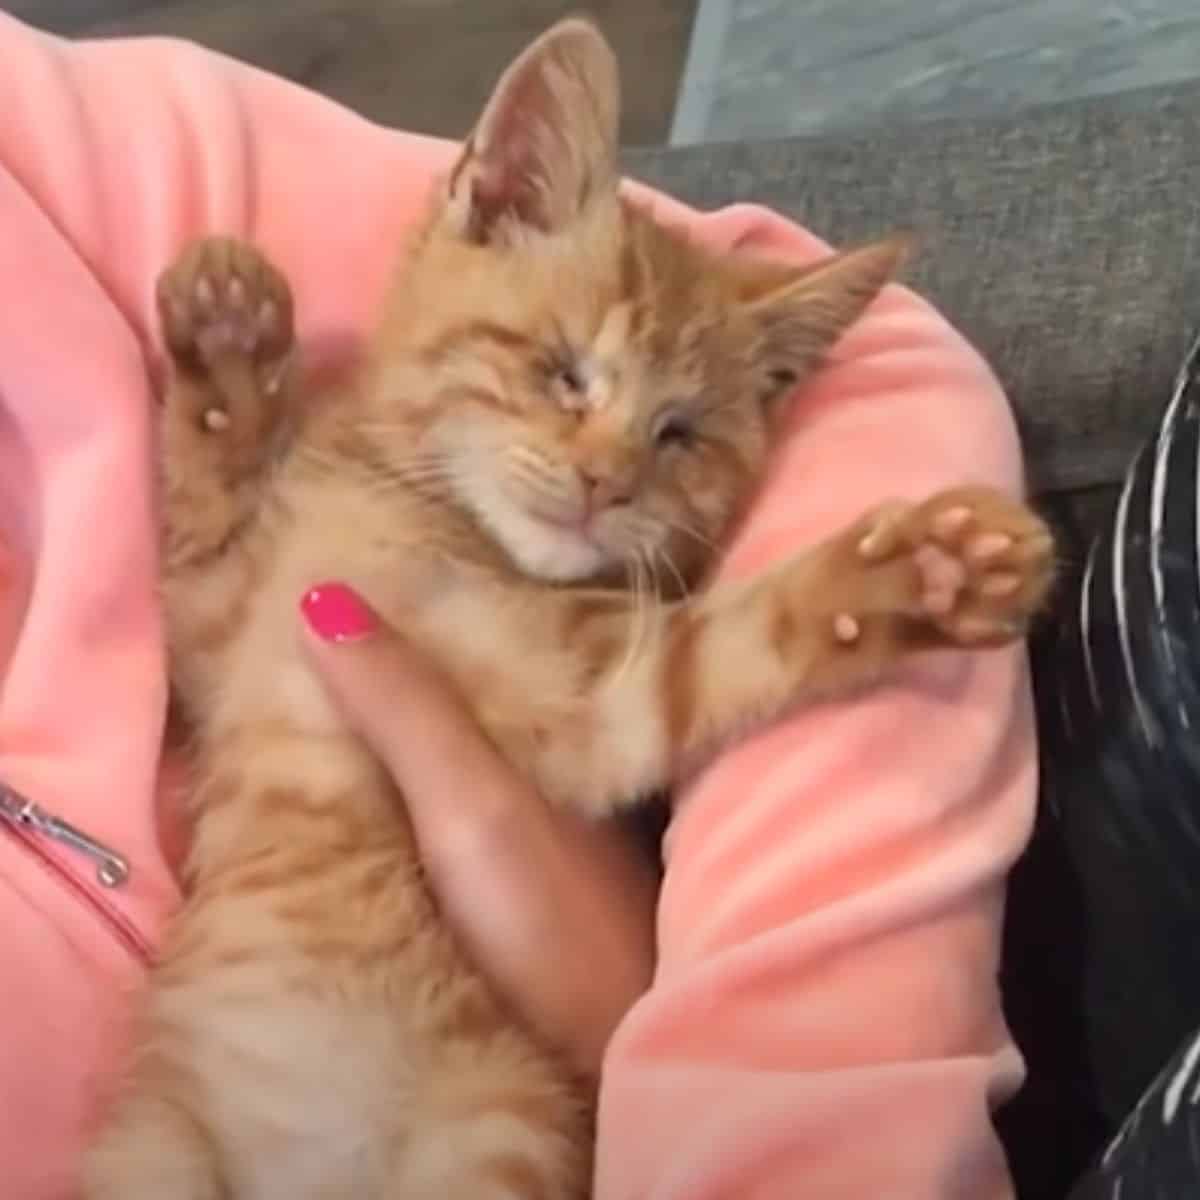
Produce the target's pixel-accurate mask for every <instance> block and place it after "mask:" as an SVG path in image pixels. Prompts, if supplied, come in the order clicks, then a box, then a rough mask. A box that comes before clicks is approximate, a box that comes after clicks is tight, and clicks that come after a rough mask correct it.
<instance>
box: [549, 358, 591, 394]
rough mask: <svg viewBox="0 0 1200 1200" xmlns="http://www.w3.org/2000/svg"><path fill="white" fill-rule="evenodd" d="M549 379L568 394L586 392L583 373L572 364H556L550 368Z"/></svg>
mask: <svg viewBox="0 0 1200 1200" xmlns="http://www.w3.org/2000/svg"><path fill="white" fill-rule="evenodd" d="M551 377H552V378H553V380H554V382H555V383H557V384H559V385H560V386H562V387H564V388H566V389H567V391H569V392H584V391H586V390H587V384H586V383H585V382H584V378H583V372H582V371H581V370H580V369H579V367H578V365H577V364H575V363H574V362H569V361H568V362H561V361H560V362H556V363H555V364H554V366H553V367H552V368H551Z"/></svg>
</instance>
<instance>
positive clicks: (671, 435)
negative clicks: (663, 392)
mask: <svg viewBox="0 0 1200 1200" xmlns="http://www.w3.org/2000/svg"><path fill="white" fill-rule="evenodd" d="M650 436H651V438H652V439H653V441H654V444H655V446H657V447H659V448H660V449H662V448H665V447H667V446H682V447H685V448H686V447H687V446H690V445H691V444H692V443H693V442H694V441H695V439H696V426H695V423H694V421H693V419H692V418H691V417H690V416H689V415H688V414H687V413H685V412H682V411H680V410H679V409H677V408H668V409H666V410H665V411H663V412H661V413H659V415H658V417H657V418H656V419H655V422H654V425H653V427H652V429H651V431H650Z"/></svg>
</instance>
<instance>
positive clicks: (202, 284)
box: [157, 237, 295, 571]
mask: <svg viewBox="0 0 1200 1200" xmlns="http://www.w3.org/2000/svg"><path fill="white" fill-rule="evenodd" d="M157 300H158V310H159V319H160V321H161V323H162V331H163V336H164V339H165V341H166V345H167V349H168V351H169V353H170V358H171V372H170V378H169V380H168V383H167V390H166V396H165V399H164V412H163V454H164V459H165V461H164V463H163V470H164V475H165V479H164V496H163V503H164V507H165V513H164V519H165V525H166V529H165V539H164V543H165V547H164V548H165V557H166V567H167V570H168V571H171V570H173V569H178V568H179V567H186V566H188V565H191V564H193V563H200V562H204V561H206V560H208V559H210V558H211V557H212V556H213V555H215V554H219V553H221V551H222V550H223V549H224V548H225V547H226V546H227V545H228V543H229V542H230V541H231V540H232V539H233V537H235V536H236V534H237V532H238V530H239V529H240V528H241V527H242V525H243V524H244V523H245V522H246V520H247V519H248V518H249V517H250V516H251V515H252V514H253V513H254V511H255V507H256V501H257V492H258V484H259V483H260V482H261V478H262V474H263V470H264V468H265V466H266V464H267V463H268V462H269V461H270V458H271V455H272V452H273V451H274V450H275V449H276V448H277V446H278V444H279V442H280V439H281V437H282V436H283V434H284V432H285V427H286V424H287V416H288V415H289V410H290V409H291V408H292V405H293V392H294V390H295V389H294V383H293V380H292V367H293V359H294V357H295V330H294V323H293V303H292V294H291V289H290V288H289V287H288V284H287V281H286V280H285V279H284V277H283V275H282V274H281V273H280V272H279V271H278V270H277V269H276V268H275V267H274V266H272V264H271V263H270V262H268V261H267V259H266V258H265V257H264V256H263V255H262V254H261V253H260V252H259V251H258V250H256V249H255V248H254V247H253V246H250V245H247V244H246V243H244V242H240V241H236V240H234V239H231V238H219V237H209V238H203V239H201V240H199V241H197V242H194V243H193V244H192V245H190V246H189V247H188V248H187V249H186V250H185V251H184V252H183V253H182V254H181V255H180V257H179V258H178V259H177V260H176V261H175V262H174V264H172V266H170V267H169V268H168V269H167V270H166V271H164V272H163V274H162V276H161V277H160V278H159V281H158V289H157Z"/></svg>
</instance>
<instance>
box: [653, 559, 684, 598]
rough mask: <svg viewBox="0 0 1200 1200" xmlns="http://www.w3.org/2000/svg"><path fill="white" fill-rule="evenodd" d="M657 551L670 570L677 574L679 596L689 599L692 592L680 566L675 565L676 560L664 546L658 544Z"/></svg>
mask: <svg viewBox="0 0 1200 1200" xmlns="http://www.w3.org/2000/svg"><path fill="white" fill-rule="evenodd" d="M656 552H657V554H658V556H659V557H660V558H661V559H662V560H663V565H664V566H665V567H666V568H667V570H668V571H670V572H671V574H672V575H674V576H675V582H676V583H678V584H679V598H680V599H681V600H687V599H688V598H689V597H690V596H691V594H692V592H691V589H690V588H689V587H688V585H687V583H686V582H685V581H684V578H683V575H682V574H681V572H680V570H679V568H678V567H677V566H676V565H675V560H674V559H673V558H672V557H671V556H670V554H668V553H667V551H666V550H665V549H664V548H663V547H662V546H658V547H657V548H656Z"/></svg>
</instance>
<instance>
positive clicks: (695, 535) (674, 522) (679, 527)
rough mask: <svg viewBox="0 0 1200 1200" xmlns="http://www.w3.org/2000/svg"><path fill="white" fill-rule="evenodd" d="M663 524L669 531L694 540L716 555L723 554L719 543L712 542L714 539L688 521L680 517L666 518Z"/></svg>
mask: <svg viewBox="0 0 1200 1200" xmlns="http://www.w3.org/2000/svg"><path fill="white" fill-rule="evenodd" d="M663 524H664V525H666V527H667V528H668V529H674V530H676V531H677V532H679V533H682V534H683V535H684V537H690V538H692V539H693V540H694V541H697V542H699V543H700V544H701V545H702V546H705V547H707V548H708V549H709V550H712V551H713V552H714V553H716V554H720V553H721V547H720V546H718V545H717V543H716V542H714V541H713V540H712V538H710V537H708V536H707V535H705V534H703V533H701V532H700V530H699V529H697V528H696V527H695V526H694V525H691V524H689V523H688V522H687V521H684V520H682V519H680V518H679V517H664V518H663Z"/></svg>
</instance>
